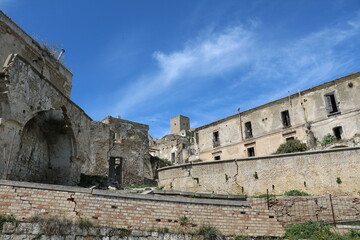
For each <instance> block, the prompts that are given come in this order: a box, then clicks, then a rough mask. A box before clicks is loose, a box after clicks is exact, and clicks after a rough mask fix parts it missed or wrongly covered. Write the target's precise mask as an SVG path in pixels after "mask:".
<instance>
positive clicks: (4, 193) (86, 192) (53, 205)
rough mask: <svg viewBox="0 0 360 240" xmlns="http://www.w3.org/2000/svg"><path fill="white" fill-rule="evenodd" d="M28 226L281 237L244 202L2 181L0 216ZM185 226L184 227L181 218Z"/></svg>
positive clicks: (274, 224)
mask: <svg viewBox="0 0 360 240" xmlns="http://www.w3.org/2000/svg"><path fill="white" fill-rule="evenodd" d="M6 213H10V214H13V215H14V216H16V218H17V219H18V220H21V221H26V220H28V219H30V218H31V217H32V216H35V215H42V216H66V217H67V218H69V219H72V220H77V219H79V218H84V219H89V220H91V221H93V222H94V223H95V224H99V225H100V226H108V227H114V228H126V229H137V230H143V231H151V230H153V229H164V228H168V229H169V231H170V232H176V231H185V232H193V231H194V230H195V229H197V228H198V227H200V226H201V225H203V224H204V225H212V226H215V227H216V228H218V229H219V230H220V231H221V233H222V234H224V235H250V236H281V235H282V234H283V233H284V230H283V227H282V225H281V224H280V222H278V221H277V219H276V218H275V217H274V212H273V211H268V210H254V209H251V208H249V206H248V204H247V203H246V202H243V201H226V200H215V199H193V198H178V197H163V196H161V197H158V196H149V195H139V194H123V193H119V192H111V191H103V190H90V189H82V188H75V187H65V186H52V185H46V184H32V183H24V182H11V181H4V180H1V181H0V214H6ZM181 217H186V218H187V219H188V222H187V223H186V224H185V225H182V223H181V221H180V218H181Z"/></svg>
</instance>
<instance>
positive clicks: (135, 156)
mask: <svg viewBox="0 0 360 240" xmlns="http://www.w3.org/2000/svg"><path fill="white" fill-rule="evenodd" d="M0 64H1V69H0V178H1V179H10V180H20V181H33V182H43V183H54V184H64V185H75V184H76V183H78V182H79V178H80V174H81V173H83V174H86V175H97V176H104V177H105V176H108V177H109V178H110V179H111V180H113V181H116V182H118V183H121V184H128V183H143V181H144V179H147V178H150V179H151V178H152V170H151V165H150V161H149V155H148V137H147V136H148V129H149V127H148V126H147V125H143V124H139V123H135V122H131V121H126V120H122V119H119V118H112V117H107V118H105V119H104V120H103V121H99V122H98V121H93V120H92V119H91V118H90V117H89V116H88V115H87V114H86V113H85V112H84V111H83V110H82V109H81V108H80V107H79V106H77V105H76V104H75V103H74V102H72V101H71V100H70V92H71V80H72V73H71V72H70V71H69V70H68V69H67V68H66V67H65V66H64V65H62V64H61V63H60V62H59V61H58V60H57V59H56V58H55V57H54V56H53V55H52V54H51V52H50V51H49V50H48V49H47V48H45V47H44V46H42V45H40V44H39V43H37V42H36V41H35V40H34V39H33V38H32V37H30V36H29V35H28V34H26V33H25V32H24V31H23V30H22V29H21V28H20V27H19V26H17V25H16V24H15V23H14V22H13V21H12V20H11V19H10V18H8V17H7V16H6V15H5V14H3V13H2V12H1V11H0Z"/></svg>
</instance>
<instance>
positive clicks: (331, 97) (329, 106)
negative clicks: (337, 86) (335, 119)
mask: <svg viewBox="0 0 360 240" xmlns="http://www.w3.org/2000/svg"><path fill="white" fill-rule="evenodd" d="M324 97H325V107H326V111H327V112H328V114H332V113H337V112H339V108H338V105H337V102H336V97H335V93H334V92H332V93H328V94H325V95H324Z"/></svg>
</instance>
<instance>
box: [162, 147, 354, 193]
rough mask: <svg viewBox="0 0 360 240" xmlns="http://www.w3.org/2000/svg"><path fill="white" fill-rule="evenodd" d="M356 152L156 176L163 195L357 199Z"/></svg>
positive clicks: (222, 164)
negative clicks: (298, 193) (290, 194)
mask: <svg viewBox="0 0 360 240" xmlns="http://www.w3.org/2000/svg"><path fill="white" fill-rule="evenodd" d="M359 172H360V148H359V147H351V148H339V149H331V150H323V151H311V152H310V151H309V152H302V153H291V154H282V155H271V156H266V157H252V158H244V159H235V160H223V161H211V162H203V163H193V164H183V165H177V166H172V167H166V168H162V169H160V170H158V174H159V186H160V187H163V188H164V189H165V190H177V191H192V192H197V191H199V192H213V193H226V194H247V195H261V194H266V190H267V189H268V190H269V191H270V193H271V194H283V193H284V192H286V191H289V190H292V189H297V190H302V191H305V192H308V193H310V194H312V195H326V194H329V193H331V194H334V195H338V196H341V195H346V196H359V195H360V174H359Z"/></svg>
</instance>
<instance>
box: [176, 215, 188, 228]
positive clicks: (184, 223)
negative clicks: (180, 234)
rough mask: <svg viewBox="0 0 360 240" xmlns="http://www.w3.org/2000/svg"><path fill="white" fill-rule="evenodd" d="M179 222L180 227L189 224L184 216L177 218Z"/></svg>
mask: <svg viewBox="0 0 360 240" xmlns="http://www.w3.org/2000/svg"><path fill="white" fill-rule="evenodd" d="M179 222H180V225H182V226H184V225H188V224H189V223H190V222H189V219H188V218H187V217H186V216H183V217H179Z"/></svg>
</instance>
